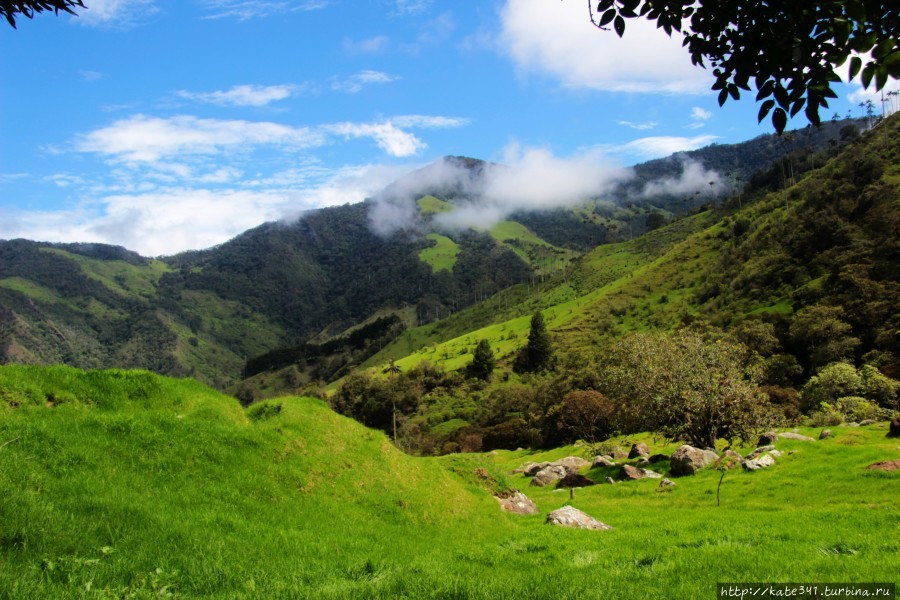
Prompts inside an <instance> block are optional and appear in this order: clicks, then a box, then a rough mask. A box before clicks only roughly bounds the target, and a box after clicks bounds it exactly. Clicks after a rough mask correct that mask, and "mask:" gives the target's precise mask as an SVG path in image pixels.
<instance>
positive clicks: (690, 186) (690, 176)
mask: <svg viewBox="0 0 900 600" xmlns="http://www.w3.org/2000/svg"><path fill="white" fill-rule="evenodd" d="M679 158H680V160H681V175H679V176H678V177H664V178H662V179H657V180H654V181H650V182H648V183H647V184H646V185H645V186H644V188H643V189H642V190H641V192H640V194H639V195H640V197H641V198H652V197H654V196H666V195H671V196H693V195H695V194H712V195H713V196H719V195H721V194H723V193H725V192H726V185H725V182H724V181H723V180H722V176H721V175H719V173H718V172H717V171H714V170H711V169H707V168H706V167H704V166H703V164H702V163H700V162H699V161H696V160H694V159H692V158H690V157H688V156H685V155H682V156H681V157H679Z"/></svg>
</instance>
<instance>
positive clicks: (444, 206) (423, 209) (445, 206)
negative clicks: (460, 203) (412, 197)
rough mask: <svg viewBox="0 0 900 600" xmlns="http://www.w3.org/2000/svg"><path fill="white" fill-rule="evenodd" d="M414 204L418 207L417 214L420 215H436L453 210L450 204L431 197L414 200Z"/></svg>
mask: <svg viewBox="0 0 900 600" xmlns="http://www.w3.org/2000/svg"><path fill="white" fill-rule="evenodd" d="M416 204H418V205H419V213H420V214H422V215H436V214H439V213H445V212H450V211H452V210H453V205H452V204H450V203H449V202H445V201H443V200H441V199H440V198H435V197H434V196H431V195H428V196H422V197H421V198H419V199H418V200H416Z"/></svg>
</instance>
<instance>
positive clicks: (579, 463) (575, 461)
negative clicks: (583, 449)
mask: <svg viewBox="0 0 900 600" xmlns="http://www.w3.org/2000/svg"><path fill="white" fill-rule="evenodd" d="M550 464H551V465H555V466H560V467H565V469H566V471H568V472H569V473H577V472H578V469H580V468H581V467H587V466H588V465H590V464H591V463H589V462H588V461H586V460H584V459H583V458H581V457H580V456H567V457H565V458H561V459H559V460H554V461H553V462H552V463H550Z"/></svg>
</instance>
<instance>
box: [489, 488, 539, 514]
mask: <svg viewBox="0 0 900 600" xmlns="http://www.w3.org/2000/svg"><path fill="white" fill-rule="evenodd" d="M494 497H495V498H497V502H499V503H500V508H501V509H503V510H505V511H506V512H511V513H514V514H517V515H536V514H538V513H539V512H540V511H539V510H538V507H537V506H536V505H535V504H534V502H532V501H531V499H530V498H529V497H528V496H526V495H525V494H523V493H522V492H520V491H519V490H510V491H509V492H506V493H504V494H501V495H500V496H494Z"/></svg>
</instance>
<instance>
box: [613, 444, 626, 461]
mask: <svg viewBox="0 0 900 600" xmlns="http://www.w3.org/2000/svg"><path fill="white" fill-rule="evenodd" d="M612 458H613V459H618V460H622V459H623V458H628V453H627V452H625V449H624V448H622V446H616V447H615V448H613V450H612Z"/></svg>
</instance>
